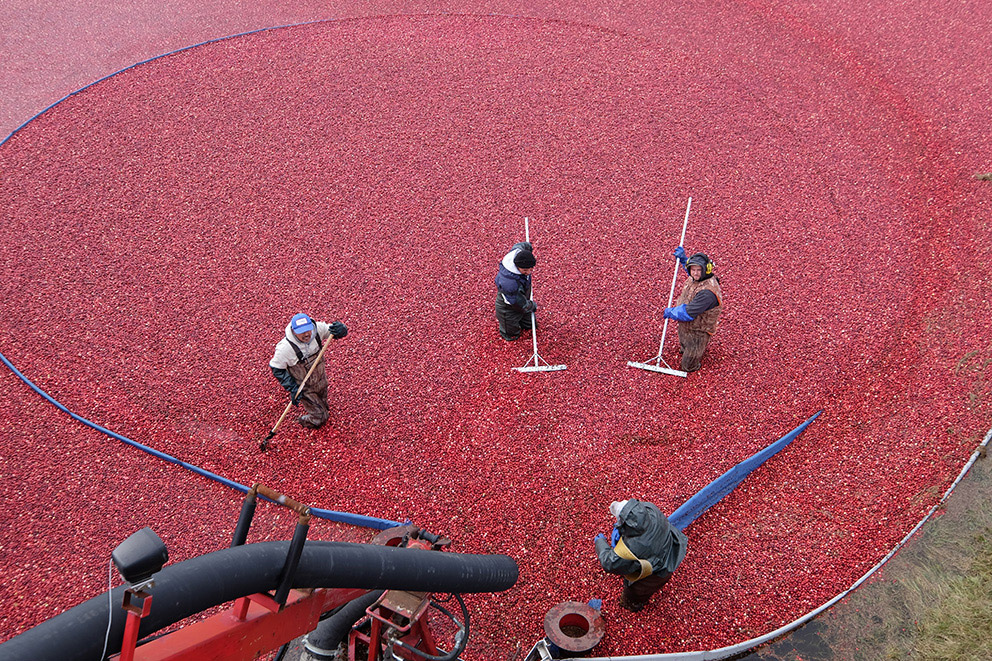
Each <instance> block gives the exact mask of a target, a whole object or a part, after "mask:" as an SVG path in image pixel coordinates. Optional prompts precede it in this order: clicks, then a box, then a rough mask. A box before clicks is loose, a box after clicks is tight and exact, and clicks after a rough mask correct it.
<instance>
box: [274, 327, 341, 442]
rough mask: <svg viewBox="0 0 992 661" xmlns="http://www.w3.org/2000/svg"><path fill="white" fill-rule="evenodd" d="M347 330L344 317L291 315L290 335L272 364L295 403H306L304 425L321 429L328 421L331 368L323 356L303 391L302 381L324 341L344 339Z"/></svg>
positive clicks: (282, 342)
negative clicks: (320, 318) (330, 319)
mask: <svg viewBox="0 0 992 661" xmlns="http://www.w3.org/2000/svg"><path fill="white" fill-rule="evenodd" d="M347 334H348V328H347V327H346V326H345V325H344V324H342V323H341V322H340V321H335V322H334V323H332V324H326V323H324V322H323V321H314V320H313V319H311V318H310V317H308V316H307V315H305V314H303V313H302V312H301V313H299V314H297V315H294V316H293V318H292V319H290V321H289V325H288V326H286V336H285V337H284V338H282V339H281V340H279V342H278V343H277V344H276V350H275V353H274V354H273V356H272V360H270V361H269V367H270V368H272V375H273V376H274V377H276V380H277V381H279V384H280V385H281V386H282V387H283V388H285V389H286V392H288V393H289V397H290V400H291V401H292V402H293V405H294V406H295V405H297V404H302V405H303V410H304V411H305V412H306V413H305V414H304V415H302V416H300V417H298V418H297V419H296V421H297V422H299V423H300V424H301V425H302V426H304V427H309V428H310V429H317V428H318V427H320V426H321V425H323V424H324V423H325V422H327V417H328V411H329V408H328V406H327V371H326V369H325V367H324V360H323V358H321V361H320V363H319V364H318V365H317V367H316V368H314V370H313V374H311V375H310V378H309V379H307V382H306V384H305V385H304V386H303V391H302V392H298V391H299V389H300V384H301V383H302V382H303V379H305V378H306V376H307V372H309V371H310V368H311V367H312V366H313V363H314V361H315V360H316V359H317V356H318V354H320V350H321V349H322V348H323V347H324V342H327V341H328V340H329V339H331V338H334V339H335V340H340V339H341V338H342V337H344V336H345V335H347Z"/></svg>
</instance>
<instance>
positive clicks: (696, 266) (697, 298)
mask: <svg viewBox="0 0 992 661" xmlns="http://www.w3.org/2000/svg"><path fill="white" fill-rule="evenodd" d="M672 254H673V255H675V256H676V257H677V258H678V260H679V261H680V262H682V266H683V267H684V268H685V270H686V272H688V274H689V280H688V282H686V283H685V287H683V288H682V293H681V294H680V295H679V299H678V301H676V304H675V307H671V308H665V312H664V316H665V318H666V319H674V320H675V321H677V322H679V345H680V346H681V351H682V370H683V371H685V372H695V371H697V370H698V369H699V368H700V367H702V361H703V354H704V353H706V345H707V344H709V341H710V338H711V337H712V336H713V333H715V332H716V327H717V325H718V324H719V322H720V311H721V309H722V308H721V304H722V301H723V294H722V293H721V292H720V279H719V278H717V277H716V276H715V275H714V274H713V271H714V269H715V265H714V264H713V260H711V259H710V258H709V257H707V256H706V255H705V254H703V253H701V252H697V253H696V254H694V255H693V256H692V257H689V258H686V256H685V248H683V247H682V246H679V247H678V248H676V249H675V252H674V253H672Z"/></svg>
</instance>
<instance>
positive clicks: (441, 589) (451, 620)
mask: <svg viewBox="0 0 992 661" xmlns="http://www.w3.org/2000/svg"><path fill="white" fill-rule="evenodd" d="M258 496H263V497H265V498H266V499H268V500H271V501H273V502H275V503H277V504H279V505H282V506H284V507H288V508H289V509H291V510H293V511H294V512H295V513H296V514H297V515H298V520H297V524H296V529H295V532H294V534H293V538H292V540H291V541H289V542H262V543H257V544H246V543H245V541H246V539H247V536H248V530H249V527H250V526H251V522H252V519H253V517H254V513H255V508H256V504H257V501H258ZM309 524H310V510H309V508H308V507H306V506H304V505H302V504H300V503H298V502H296V501H294V500H292V499H290V498H288V497H286V496H284V495H282V494H279V493H276V492H275V491H273V490H271V489H268V488H266V487H264V486H262V485H258V484H256V485H255V486H253V487H252V489H251V490H250V491H249V493H248V495H247V496H246V497H245V501H244V504H243V505H242V509H241V515H240V517H239V519H238V523H237V526H236V528H235V532H234V536H233V540H232V543H231V547H230V548H228V549H224V550H221V551H216V552H213V553H208V554H206V555H201V556H197V557H195V558H192V559H190V560H186V561H185V562H180V563H176V564H174V565H169V566H165V563H166V561H167V560H168V551H167V549H166V547H165V544H164V543H163V542H162V540H161V539H160V538H159V537H158V535H156V534H155V533H154V532H153V531H152V530H151V529H150V528H144V529H142V530H139V531H138V532H137V533H135V534H134V535H132V536H131V537H129V538H128V539H127V540H125V541H124V542H123V543H122V544H121V545H120V546H118V547H117V548H116V549H115V550H114V552H113V556H112V559H113V562H114V564H115V565H116V566H117V569H118V571H120V573H121V575H122V576H123V577H124V580H125V581H126V582H127V584H126V585H124V586H121V587H118V588H115V589H113V590H111V591H110V592H109V593H105V594H103V595H100V596H98V597H94V598H93V599H90V600H89V601H86V602H84V603H82V604H80V605H78V606H76V607H75V608H72V609H70V610H68V611H66V612H64V613H62V614H60V615H57V616H55V617H53V618H51V619H50V620H46V621H45V622H42V623H41V624H39V625H38V626H36V627H34V628H32V629H29V630H28V631H26V632H24V633H22V634H20V635H18V636H15V637H14V638H11V639H10V640H8V641H7V642H5V643H3V644H0V661H8V660H9V661H14V660H18V661H20V660H25V661H27V660H29V659H31V660H34V659H59V660H61V661H74V660H77V659H78V660H79V661H83V660H86V661H92V660H93V659H114V660H120V661H132V660H135V661H166V660H175V661H178V660H179V659H182V660H183V661H197V660H204V661H205V660H206V659H211V660H218V661H219V660H229V661H240V660H245V659H255V658H258V657H259V656H261V655H264V654H267V653H271V652H276V658H281V657H282V655H283V654H284V652H285V649H286V646H287V645H288V643H290V642H291V641H293V640H294V639H296V638H298V637H300V636H302V635H304V634H306V635H307V638H306V649H307V651H308V653H309V654H310V655H311V656H312V657H313V658H316V659H325V660H331V659H333V660H335V661H339V660H344V659H347V661H359V660H362V661H391V660H393V659H403V660H409V661H416V660H426V661H453V660H454V659H457V658H458V655H459V654H461V652H462V651H463V650H464V648H465V644H466V643H467V641H468V635H469V616H468V609H467V608H466V607H465V602H464V601H463V599H462V597H461V595H462V594H463V593H477V592H496V591H502V590H507V589H509V588H510V587H512V586H513V585H514V584H515V583H516V580H517V564H516V562H515V561H514V560H513V559H512V558H510V557H508V556H505V555H471V554H461V553H451V552H446V549H447V548H448V547H449V546H450V544H451V541H450V540H448V539H445V538H443V537H441V536H439V535H434V534H431V533H429V532H427V531H425V530H422V529H420V528H418V527H416V526H413V525H406V526H400V527H397V528H390V529H388V530H384V531H382V532H380V533H379V534H378V535H376V537H375V538H374V539H373V540H372V542H371V543H369V544H354V543H346V542H314V541H310V542H308V541H306V537H307V533H308V530H309ZM445 594H451V595H453V596H452V597H451V598H450V599H448V600H447V601H442V599H441V598H440V597H441V596H442V595H445ZM229 602H230V605H229V606H226V607H224V608H223V609H222V610H220V611H219V612H215V613H214V614H212V615H210V616H209V617H206V618H205V619H203V620H200V621H197V622H191V623H187V622H186V621H185V620H186V619H187V618H189V617H190V616H194V615H197V614H198V613H202V612H204V611H208V610H214V609H215V607H217V606H220V605H223V604H228V603H229ZM445 604H447V606H446V605H445ZM454 604H457V605H458V607H459V611H460V612H458V613H454V612H452V611H453V609H454ZM430 614H435V615H434V617H429V615H430ZM177 623H178V624H179V626H178V627H177V626H175V625H177ZM439 623H443V626H438V624H439ZM438 628H440V629H442V630H443V631H442V634H441V635H439V634H438V632H437V631H435V629H438ZM449 639H451V640H450V642H449ZM277 650H278V651H277Z"/></svg>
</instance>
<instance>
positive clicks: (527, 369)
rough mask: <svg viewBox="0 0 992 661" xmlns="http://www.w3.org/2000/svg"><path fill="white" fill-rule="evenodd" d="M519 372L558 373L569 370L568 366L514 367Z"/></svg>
mask: <svg viewBox="0 0 992 661" xmlns="http://www.w3.org/2000/svg"><path fill="white" fill-rule="evenodd" d="M513 369H515V370H516V371H518V372H558V371H560V370H564V369H568V365H538V366H537V367H534V366H530V367H514V368H513Z"/></svg>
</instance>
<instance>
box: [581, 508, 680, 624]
mask: <svg viewBox="0 0 992 661" xmlns="http://www.w3.org/2000/svg"><path fill="white" fill-rule="evenodd" d="M610 514H612V515H613V516H615V517H616V520H617V522H616V524H615V525H614V527H613V536H612V542H613V544H614V546H613V547H612V548H611V546H610V542H609V541H607V539H606V536H605V535H604V534H603V533H600V534H598V535H596V537H595V543H596V554H597V555H598V556H599V564H601V565H602V566H603V569H604V570H606V572H607V573H609V574H622V575H623V595H622V596H621V598H620V605H621V606H623V607H624V608H626V609H627V610H630V611H634V612H635V613H636V612H637V611H639V610H641V609H642V608H644V605H645V604H647V603H648V599H650V598H651V595H653V594H654V593H655V592H657V591H658V590H660V589H661V588H662V587H664V585H665V583H667V582H668V579H670V578H671V577H672V574H673V573H675V570H676V568H678V566H679V564H680V563H681V562H682V559H683V558H684V557H685V552H686V546H687V545H688V540H687V539H686V536H685V535H684V534H682V531H681V530H677V529H675V528H674V527H672V525H671V524H670V523H669V522H668V517H666V516H665V515H664V514H662V513H661V510H659V509H658V508H657V507H656V506H655V505H653V504H651V503H648V502H644V501H641V500H635V499H633V498H631V499H630V500H621V501H614V502H613V503H611V504H610Z"/></svg>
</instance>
